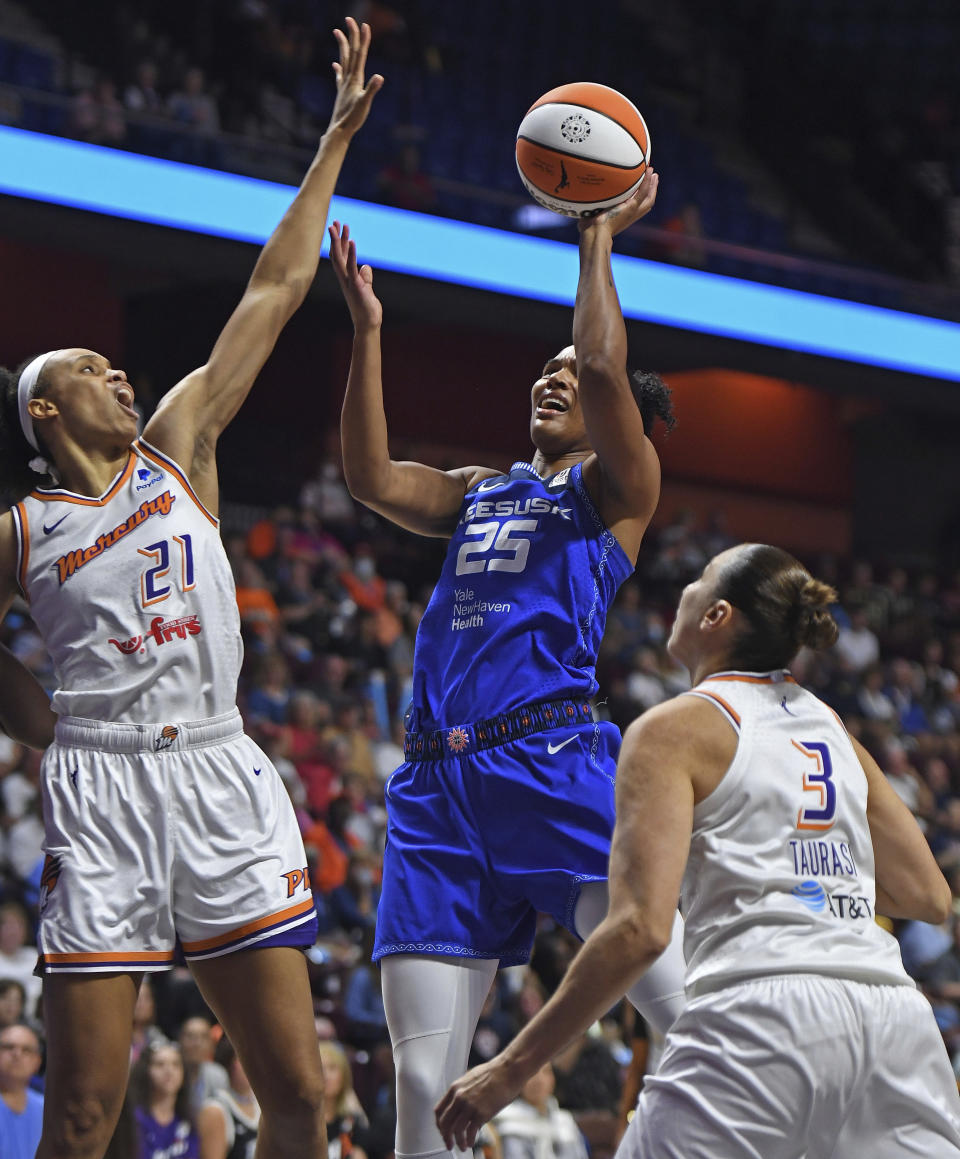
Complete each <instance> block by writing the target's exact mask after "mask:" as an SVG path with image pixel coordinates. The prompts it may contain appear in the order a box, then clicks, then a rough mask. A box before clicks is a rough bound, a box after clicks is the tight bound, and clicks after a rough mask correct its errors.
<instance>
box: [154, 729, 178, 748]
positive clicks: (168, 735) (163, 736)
mask: <svg viewBox="0 0 960 1159" xmlns="http://www.w3.org/2000/svg"><path fill="white" fill-rule="evenodd" d="M179 735H180V729H178V728H177V727H176V725H173V724H165V725H164V726H163V728H162V729H160V732H159V733H158V734H157V739H156V740H155V741H154V742H153V747H154V750H155V751H156V752H158V753H162V752H163V750H164V749H169V748H173V742H174V741H175V740H176V739H177V737H178V736H179Z"/></svg>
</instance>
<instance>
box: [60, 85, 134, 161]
mask: <svg viewBox="0 0 960 1159" xmlns="http://www.w3.org/2000/svg"><path fill="white" fill-rule="evenodd" d="M70 126H71V133H72V135H73V136H74V137H79V138H80V139H81V140H82V141H89V142H90V144H92V145H119V144H121V143H122V142H123V140H124V138H125V137H126V135H127V118H126V114H125V113H124V108H123V103H122V102H121V101H120V98H119V97H118V96H117V90H116V86H115V84H114V82H113V81H112V80H111V78H110V77H107V76H101V77H99V78H98V79H97V80H96V81H95V82H94V84H93V85H92V86H91V87H89V88H84V89H81V90H80V92H78V93H77V94H76V96H75V97H74V98H73V102H72V106H71V114H70Z"/></svg>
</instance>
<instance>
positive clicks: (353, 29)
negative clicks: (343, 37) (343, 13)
mask: <svg viewBox="0 0 960 1159" xmlns="http://www.w3.org/2000/svg"><path fill="white" fill-rule="evenodd" d="M345 23H346V26H347V43H348V47H349V50H350V58H349V65H350V66H351V67H353V68H355V67H356V59H357V55H358V53H359V52H360V26H359V24H357V22H356V20H354V18H353V17H352V16H348V17H347V18H346V21H345ZM344 63H348V62H346V61H345V62H344Z"/></svg>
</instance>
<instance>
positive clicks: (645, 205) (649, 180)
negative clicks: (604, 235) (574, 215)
mask: <svg viewBox="0 0 960 1159" xmlns="http://www.w3.org/2000/svg"><path fill="white" fill-rule="evenodd" d="M659 186H660V174H659V173H657V172H656V171H655V170H653V169H648V170H647V172H646V174H645V175H644V178H643V180H642V181H641V182H640V188H639V189H638V190H637V191H636V193H634V194H633V196H632V197H628V198H627V200H626V201H622V202H621V203H620V204H619V205H615V206H614V207H613V209H605V210H604V211H603V213H598V214H597V215H596V216H595V217H581V218H580V222H579V225H580V232H581V233H588V232H589V231H590V230H592V229H608V230H609V231H610V234H611V236H612V237H616V235H617V234H618V233H621V232H622V231H623V230H625V229H626V228H627V227H628V226H631V225H633V223H634V222H635V221H639V220H640V218H641V217H646V215H647V214H648V213H649V212H650V210H651V209H653V206H654V203H655V202H656V200H657V189H658V188H659Z"/></svg>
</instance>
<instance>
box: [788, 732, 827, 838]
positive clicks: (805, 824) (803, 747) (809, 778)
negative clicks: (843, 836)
mask: <svg viewBox="0 0 960 1159" xmlns="http://www.w3.org/2000/svg"><path fill="white" fill-rule="evenodd" d="M791 743H792V745H793V747H794V748H795V749H796V750H797V751H798V752H800V753H803V755H804V756H805V757H806V758H807V760H809V761H810V768H808V769H806V770H805V771H804V774H803V791H804V792H805V793H811V794H813V795H814V796H815V797H816V804H814V800H813V797H808V798H807V801H808V802H809V803H808V804H804V805H801V806H800V810H799V812H798V813H797V828H798V829H820V830H823V829H830V828H832V826H833V823H834V821H835V820H836V812H837V788H836V785H834V783H833V760H832V759H831V757H830V749H829V747H828V746H827V745H826V744H824V742H823V741H812V740H805V741H797V740H794V741H791Z"/></svg>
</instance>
